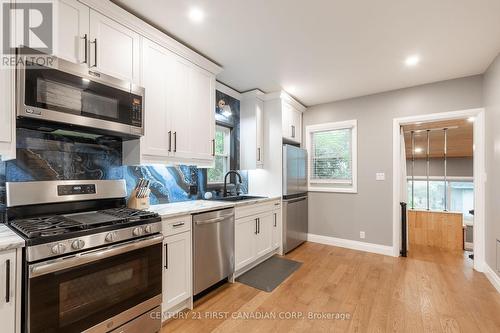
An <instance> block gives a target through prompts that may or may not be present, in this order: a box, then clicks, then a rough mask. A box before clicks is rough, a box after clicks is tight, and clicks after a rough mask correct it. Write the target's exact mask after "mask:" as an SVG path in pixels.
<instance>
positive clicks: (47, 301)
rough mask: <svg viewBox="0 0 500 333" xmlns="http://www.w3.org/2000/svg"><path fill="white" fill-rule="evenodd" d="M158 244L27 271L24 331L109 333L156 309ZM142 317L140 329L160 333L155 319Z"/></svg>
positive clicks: (156, 240) (145, 242) (158, 239)
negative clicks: (146, 328) (151, 329)
mask: <svg viewBox="0 0 500 333" xmlns="http://www.w3.org/2000/svg"><path fill="white" fill-rule="evenodd" d="M162 239H163V236H161V235H157V236H152V237H148V238H144V239H140V240H135V241H132V242H127V243H123V244H120V245H114V246H110V247H107V248H104V249H98V250H93V251H88V252H83V253H81V254H77V255H74V256H70V257H65V258H60V259H55V260H50V261H47V262H43V263H38V264H33V265H29V267H28V272H29V279H28V290H27V292H28V304H27V331H28V332H30V333H35V332H83V331H87V330H88V331H90V332H108V331H111V330H114V329H116V328H117V327H120V326H121V325H123V324H125V323H127V322H129V321H130V320H132V319H134V318H137V317H139V316H141V315H143V314H145V313H146V312H148V311H150V310H152V309H153V308H155V307H158V306H159V305H160V304H161V285H162ZM145 317H146V320H147V321H148V322H146V323H145V324H144V325H143V326H144V327H155V330H153V332H155V331H159V329H160V326H161V320H160V318H158V317H154V316H149V318H147V316H142V317H141V318H143V319H144V318H145ZM150 321H157V323H156V322H155V323H151V322H150Z"/></svg>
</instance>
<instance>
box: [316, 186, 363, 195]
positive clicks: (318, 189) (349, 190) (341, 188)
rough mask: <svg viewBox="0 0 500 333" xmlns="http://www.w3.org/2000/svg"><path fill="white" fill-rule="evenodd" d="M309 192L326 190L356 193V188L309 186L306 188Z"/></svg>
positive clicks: (329, 191)
mask: <svg viewBox="0 0 500 333" xmlns="http://www.w3.org/2000/svg"><path fill="white" fill-rule="evenodd" d="M307 190H308V191H309V192H328V193H352V194H356V193H358V189H357V188H353V187H351V188H343V187H315V186H309V188H308V189H307Z"/></svg>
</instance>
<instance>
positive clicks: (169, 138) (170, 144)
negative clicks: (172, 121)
mask: <svg viewBox="0 0 500 333" xmlns="http://www.w3.org/2000/svg"><path fill="white" fill-rule="evenodd" d="M168 151H169V152H171V151H172V131H168Z"/></svg>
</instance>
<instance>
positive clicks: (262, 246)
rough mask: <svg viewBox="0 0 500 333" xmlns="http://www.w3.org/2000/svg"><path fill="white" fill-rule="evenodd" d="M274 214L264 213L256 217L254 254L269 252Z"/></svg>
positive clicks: (271, 245)
mask: <svg viewBox="0 0 500 333" xmlns="http://www.w3.org/2000/svg"><path fill="white" fill-rule="evenodd" d="M273 223H274V214H273V213H265V214H262V215H260V216H259V217H258V218H257V240H256V244H257V246H256V249H255V252H256V255H257V257H260V256H263V255H265V254H267V253H269V252H271V250H272V247H273Z"/></svg>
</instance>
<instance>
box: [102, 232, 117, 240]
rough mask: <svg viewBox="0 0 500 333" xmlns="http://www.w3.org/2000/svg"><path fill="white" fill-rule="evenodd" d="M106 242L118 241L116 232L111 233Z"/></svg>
mask: <svg viewBox="0 0 500 333" xmlns="http://www.w3.org/2000/svg"><path fill="white" fill-rule="evenodd" d="M104 239H105V240H106V242H114V241H115V240H116V233H114V232H109V233H108V234H107V235H106V237H104Z"/></svg>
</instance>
